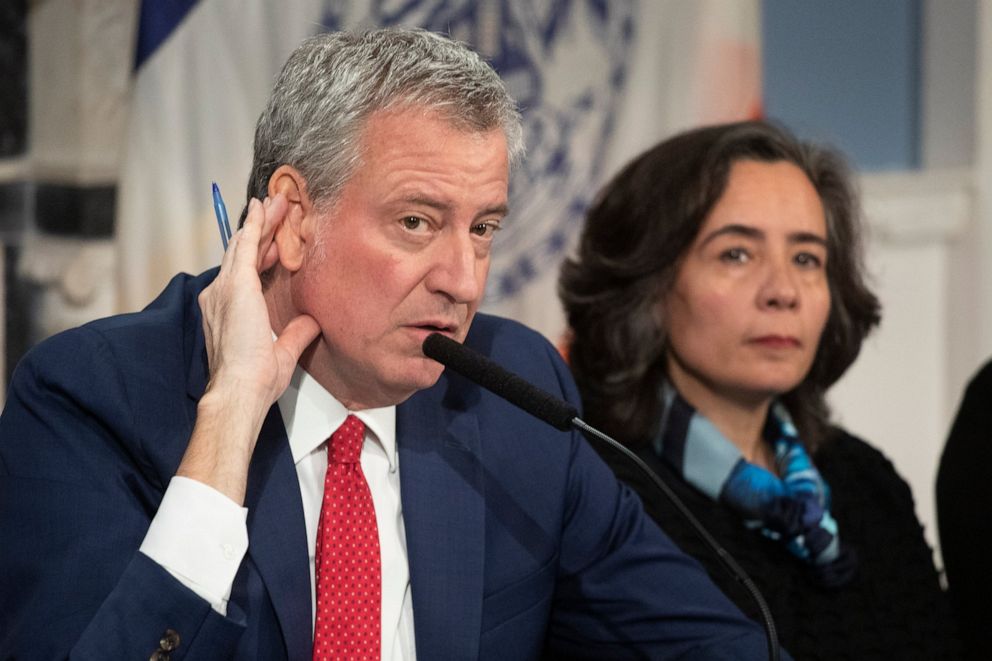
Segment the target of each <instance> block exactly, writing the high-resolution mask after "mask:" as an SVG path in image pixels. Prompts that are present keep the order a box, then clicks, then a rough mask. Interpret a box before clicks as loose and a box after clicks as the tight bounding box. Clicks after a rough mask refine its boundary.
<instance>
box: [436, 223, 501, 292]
mask: <svg viewBox="0 0 992 661" xmlns="http://www.w3.org/2000/svg"><path fill="white" fill-rule="evenodd" d="M485 259H487V258H485V257H480V256H479V255H478V254H477V253H476V246H475V245H474V243H473V241H472V237H471V236H467V235H461V236H458V235H455V234H452V235H450V236H447V237H444V239H443V240H442V245H440V246H438V250H437V253H436V254H435V256H434V264H433V266H432V268H431V271H430V273H429V274H428V276H427V281H426V283H427V288H428V289H429V290H430V291H432V292H437V293H440V294H444V295H445V296H447V297H448V298H449V299H451V301H452V302H454V303H472V302H475V301H477V300H478V299H479V297H480V296H482V291H483V286H484V284H485V274H486V269H485V264H484V263H483V262H484V260H485Z"/></svg>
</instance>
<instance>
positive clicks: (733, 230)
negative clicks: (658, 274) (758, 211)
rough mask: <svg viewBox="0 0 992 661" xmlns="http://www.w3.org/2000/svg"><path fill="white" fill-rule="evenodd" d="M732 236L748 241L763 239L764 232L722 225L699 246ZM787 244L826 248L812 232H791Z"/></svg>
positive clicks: (822, 240)
mask: <svg viewBox="0 0 992 661" xmlns="http://www.w3.org/2000/svg"><path fill="white" fill-rule="evenodd" d="M727 234H730V235H734V236H742V237H745V238H748V239H758V240H760V239H764V238H765V232H764V230H760V229H758V228H757V227H751V226H750V225H741V224H740V223H731V224H729V225H724V226H723V227H721V228H720V229H717V230H714V231H713V232H710V233H709V234H708V235H707V236H706V237H705V238H704V239H703V240H702V242H701V243H700V245H706V244H707V243H709V242H710V241H712V240H713V239H715V238H717V237H720V236H724V235H727ZM787 238H788V241H789V243H815V244H818V245H821V246H823V247H824V248H826V247H827V240H826V239H825V238H824V237H822V236H820V235H819V234H814V233H813V232H793V233H791V234H789V235H788V237H787Z"/></svg>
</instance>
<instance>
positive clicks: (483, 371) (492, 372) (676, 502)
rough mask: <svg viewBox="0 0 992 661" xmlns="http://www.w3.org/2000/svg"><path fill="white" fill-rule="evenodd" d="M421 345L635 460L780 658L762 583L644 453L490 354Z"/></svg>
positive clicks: (432, 339) (437, 338) (771, 653)
mask: <svg viewBox="0 0 992 661" xmlns="http://www.w3.org/2000/svg"><path fill="white" fill-rule="evenodd" d="M422 349H423V352H424V355H425V356H427V357H428V358H432V359H434V360H436V361H437V362H439V363H441V364H442V365H444V366H445V367H447V368H451V369H452V370H454V371H455V372H457V373H458V374H461V375H462V376H464V377H465V378H467V379H469V380H470V381H474V382H475V383H477V384H478V385H480V386H482V387H483V388H485V389H486V390H489V391H490V392H492V393H495V394H496V395H499V396H500V397H502V398H503V399H505V400H506V401H508V402H510V403H511V404H513V405H515V406H518V407H520V408H521V409H523V410H524V411H526V412H527V413H530V414H531V415H533V416H534V417H536V418H538V419H540V420H543V421H545V422H547V423H548V424H549V425H551V426H553V427H555V428H557V429H560V430H561V431H568V430H570V429H572V428H573V427H574V428H575V429H578V430H580V431H584V432H587V433H589V434H592V435H593V436H595V437H596V438H598V439H600V440H602V441H603V442H605V443H606V444H607V445H609V446H610V447H611V448H613V449H614V450H616V451H617V452H620V453H621V454H622V455H624V456H625V457H627V458H628V459H630V460H631V461H633V462H634V465H635V466H637V467H638V468H639V469H640V470H641V471H642V472H643V473H644V474H645V475H646V476H647V477H648V479H649V480H651V482H652V484H654V485H655V486H656V487H657V488H658V489H659V490H661V492H662V493H663V494H665V497H666V498H668V500H669V502H671V503H672V505H673V506H674V507H675V509H676V510H678V512H679V513H680V514H681V515H682V516H683V517H684V518H685V520H686V521H688V522H689V524H690V525H691V526H692V528H693V529H694V530H695V531H696V534H697V535H699V537H700V538H701V539H702V540H703V541H704V542H705V543H706V544H707V545H708V546H709V547H710V549H711V550H712V551H713V553H715V554H716V556H717V557H718V558H719V559H720V561H721V562H722V563H723V566H724V567H725V568H726V569H727V570H728V571H729V572H730V573H731V575H732V576H733V577H734V578H735V579H736V580H737V582H739V583H740V584H741V585H743V586H744V588H745V589H746V590H747V592H748V593H749V594H750V595H751V597H752V598H753V599H754V601H755V602H756V603H757V604H758V610H760V611H761V618H762V623H763V624H764V627H765V638H766V639H767V641H768V658H769V659H771V661H778V659H779V645H778V634H777V633H776V629H775V620H774V619H773V618H772V613H771V610H770V609H769V608H768V604H767V603H766V602H765V598H764V596H763V595H762V594H761V591H760V590H759V589H758V586H757V585H756V584H755V582H754V581H753V580H752V579H751V577H750V576H748V575H747V572H745V571H744V568H743V567H741V566H740V565H739V564H738V563H737V561H736V560H735V559H734V557H733V556H732V555H730V553H729V552H728V551H727V550H726V549H724V548H723V547H722V546H721V545H720V543H719V542H718V541H716V538H714V537H713V535H711V534H710V532H709V531H708V530H707V529H706V528H705V527H704V526H703V524H702V523H701V522H700V521H699V519H697V518H696V517H695V515H694V514H693V513H692V512H691V511H690V510H689V508H688V506H686V504H685V503H683V502H682V499H681V498H679V497H678V495H677V494H676V493H675V492H674V491H672V488H671V487H669V486H668V485H667V484H666V483H665V482H664V480H662V479H661V478H660V477H659V476H658V475H657V474H656V473H655V472H654V471H653V470H651V468H650V467H649V466H648V465H647V464H646V463H644V461H643V460H642V459H641V458H640V457H638V456H637V455H636V454H634V453H633V452H631V451H630V450H629V449H627V448H626V447H625V446H623V445H622V444H620V443H619V442H618V441H615V440H614V439H612V438H610V437H609V436H607V435H606V434H604V433H603V432H601V431H599V430H598V429H596V428H595V427H591V426H589V425H588V424H587V423H586V422H585V421H583V420H582V419H581V418H580V417H579V412H578V410H577V409H576V408H575V407H574V406H572V405H571V404H569V403H568V402H566V401H564V400H562V399H559V398H558V397H555V396H554V395H552V394H550V393H547V392H545V391H543V390H541V389H540V388H538V387H537V386H535V385H532V384H531V383H528V382H527V381H524V380H523V379H522V378H520V377H519V376H517V375H516V374H513V373H512V372H508V371H507V370H505V369H503V368H502V367H500V366H499V365H497V364H496V363H494V362H493V361H491V360H489V358H487V357H486V356H483V355H482V354H480V353H479V352H477V351H473V350H472V349H469V348H468V347H466V346H464V345H462V344H460V343H459V342H456V341H454V340H452V339H451V338H449V337H447V336H445V335H441V334H440V333H431V334H430V335H428V336H427V339H425V340H424V344H423V347H422Z"/></svg>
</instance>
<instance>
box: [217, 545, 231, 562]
mask: <svg viewBox="0 0 992 661" xmlns="http://www.w3.org/2000/svg"><path fill="white" fill-rule="evenodd" d="M220 552H221V553H222V554H223V555H224V559H225V560H233V559H234V547H233V546H231V545H230V544H221V546H220Z"/></svg>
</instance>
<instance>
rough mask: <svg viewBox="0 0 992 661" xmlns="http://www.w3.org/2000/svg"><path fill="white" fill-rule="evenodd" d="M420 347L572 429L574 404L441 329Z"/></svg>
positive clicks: (546, 418)
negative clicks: (503, 366)
mask: <svg viewBox="0 0 992 661" xmlns="http://www.w3.org/2000/svg"><path fill="white" fill-rule="evenodd" d="M423 351H424V355H425V356H427V357H428V358H433V359H434V360H436V361H437V362H439V363H441V364H442V365H444V366H445V367H448V368H451V369H452V370H454V371H455V372H457V373H459V374H461V375H462V376H464V377H465V378H467V379H469V380H471V381H474V382H475V383H477V384H479V385H480V386H482V387H483V388H485V389H486V390H489V391H491V392H494V393H495V394H497V395H499V396H500V397H502V398H503V399H505V400H507V401H508V402H510V403H511V404H514V405H516V406H519V407H520V408H522V409H523V410H525V411H527V412H528V413H530V414H531V415H533V416H535V417H537V418H540V419H541V420H544V421H545V422H547V423H548V424H550V425H552V426H553V427H556V428H558V429H560V430H562V431H568V430H569V429H571V428H572V420H573V419H574V418H577V417H578V415H579V412H578V411H577V410H576V408H575V407H574V406H572V405H571V404H569V403H568V402H566V401H563V400H561V399H559V398H557V397H555V396H554V395H551V394H549V393H546V392H544V391H543V390H541V389H540V388H538V387H536V386H534V385H531V384H530V383H528V382H527V381H524V380H523V379H522V378H520V377H519V376H517V375H516V374H513V373H511V372H508V371H507V370H505V369H503V368H502V367H500V366H499V365H497V364H496V363H494V362H493V361H491V360H489V359H488V358H486V357H485V356H483V355H482V354H480V353H478V352H477V351H473V350H471V349H469V348H468V347H465V346H463V345H461V344H459V343H458V342H455V341H454V340H452V339H450V338H448V337H445V336H444V335H441V334H440V333H432V334H431V335H428V336H427V339H426V340H424V346H423Z"/></svg>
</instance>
